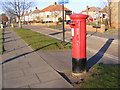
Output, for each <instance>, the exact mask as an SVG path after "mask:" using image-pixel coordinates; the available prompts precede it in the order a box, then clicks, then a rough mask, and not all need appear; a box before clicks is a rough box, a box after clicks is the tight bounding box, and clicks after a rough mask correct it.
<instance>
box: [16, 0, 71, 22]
mask: <svg viewBox="0 0 120 90" xmlns="http://www.w3.org/2000/svg"><path fill="white" fill-rule="evenodd" d="M71 14H72V11H71V10H69V9H68V8H66V7H64V19H65V21H66V20H70V18H69V16H68V15H71ZM20 18H21V21H22V22H23V21H26V22H30V21H40V20H43V21H45V22H48V21H49V22H57V21H58V19H59V18H61V19H62V5H57V3H56V2H55V3H54V5H49V6H48V7H46V8H44V9H42V10H39V9H38V8H37V7H36V8H35V10H33V11H32V10H30V12H26V13H25V14H24V15H21V16H20ZM16 19H17V18H16ZM16 21H17V22H18V19H17V20H16Z"/></svg>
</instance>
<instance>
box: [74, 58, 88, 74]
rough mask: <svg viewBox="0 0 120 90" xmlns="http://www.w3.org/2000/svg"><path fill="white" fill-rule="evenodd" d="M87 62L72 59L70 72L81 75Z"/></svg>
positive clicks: (84, 59)
mask: <svg viewBox="0 0 120 90" xmlns="http://www.w3.org/2000/svg"><path fill="white" fill-rule="evenodd" d="M86 66H87V60H86V58H83V59H76V58H72V72H73V73H82V72H83V71H85V70H86Z"/></svg>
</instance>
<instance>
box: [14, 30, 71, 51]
mask: <svg viewBox="0 0 120 90" xmlns="http://www.w3.org/2000/svg"><path fill="white" fill-rule="evenodd" d="M14 31H15V32H16V33H17V34H18V35H19V36H20V37H21V38H22V39H23V40H25V42H26V43H27V44H28V45H30V46H31V47H32V48H33V49H34V50H57V49H70V48H71V44H69V43H66V42H62V41H60V40H57V39H55V38H51V37H49V36H45V35H42V34H39V33H36V32H33V31H31V30H30V29H25V28H22V29H14Z"/></svg>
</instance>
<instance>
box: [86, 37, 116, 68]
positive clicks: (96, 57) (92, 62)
mask: <svg viewBox="0 0 120 90" xmlns="http://www.w3.org/2000/svg"><path fill="white" fill-rule="evenodd" d="M113 40H114V39H109V40H108V41H107V42H106V43H105V45H104V46H103V47H102V48H101V49H100V50H99V51H98V52H97V53H96V54H95V55H94V56H93V57H91V58H90V59H89V60H88V61H87V67H88V68H87V69H88V70H89V69H90V68H91V67H93V66H94V65H95V64H96V63H97V62H98V61H99V60H100V59H101V58H102V57H103V56H104V54H105V52H106V51H107V49H108V48H109V46H110V45H111V43H112V41H113Z"/></svg>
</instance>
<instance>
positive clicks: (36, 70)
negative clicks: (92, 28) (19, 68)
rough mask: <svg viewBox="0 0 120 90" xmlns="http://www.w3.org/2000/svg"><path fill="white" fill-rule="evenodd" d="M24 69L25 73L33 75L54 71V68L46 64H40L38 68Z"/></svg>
mask: <svg viewBox="0 0 120 90" xmlns="http://www.w3.org/2000/svg"><path fill="white" fill-rule="evenodd" d="M23 71H24V73H25V75H33V74H37V73H45V72H49V71H53V69H51V68H50V67H48V66H47V65H46V66H39V67H36V68H28V69H23Z"/></svg>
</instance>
